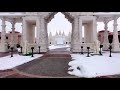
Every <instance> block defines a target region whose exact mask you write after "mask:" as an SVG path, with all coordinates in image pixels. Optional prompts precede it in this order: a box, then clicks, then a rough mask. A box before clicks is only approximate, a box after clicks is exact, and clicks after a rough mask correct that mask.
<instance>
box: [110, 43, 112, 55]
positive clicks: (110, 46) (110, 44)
mask: <svg viewBox="0 0 120 90" xmlns="http://www.w3.org/2000/svg"><path fill="white" fill-rule="evenodd" d="M109 49H110V55H109V57H112V55H111V50H112V45H111V43H110V46H109Z"/></svg>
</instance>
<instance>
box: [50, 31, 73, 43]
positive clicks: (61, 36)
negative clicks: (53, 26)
mask: <svg viewBox="0 0 120 90" xmlns="http://www.w3.org/2000/svg"><path fill="white" fill-rule="evenodd" d="M48 38H49V44H50V45H67V44H70V43H71V32H69V34H68V35H65V33H64V32H63V33H61V31H59V33H58V32H57V31H56V34H55V35H52V33H51V32H50V33H49V36H48Z"/></svg>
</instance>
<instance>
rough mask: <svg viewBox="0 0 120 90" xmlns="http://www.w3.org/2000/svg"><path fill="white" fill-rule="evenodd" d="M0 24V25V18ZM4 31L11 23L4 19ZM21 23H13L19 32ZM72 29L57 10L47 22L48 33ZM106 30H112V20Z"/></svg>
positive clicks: (98, 27)
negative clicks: (53, 16)
mask: <svg viewBox="0 0 120 90" xmlns="http://www.w3.org/2000/svg"><path fill="white" fill-rule="evenodd" d="M97 24H98V26H97V31H100V30H104V24H103V22H98V23H97ZM0 25H1V20H0ZM6 25H7V26H6V32H9V31H11V26H12V25H11V24H10V23H9V22H7V21H6ZM21 25H22V24H21V23H17V24H16V25H15V27H16V31H19V32H21V31H22V27H21ZM71 30H72V25H71V23H70V22H69V21H68V20H67V19H66V18H65V17H64V15H63V14H62V13H60V12H58V13H57V14H56V15H55V18H53V19H52V20H51V22H50V23H49V24H48V33H49V32H52V34H55V33H56V31H58V32H59V31H61V32H63V31H64V32H65V34H68V33H69V32H70V31H71ZM108 30H109V31H113V21H110V22H109V23H108ZM119 30H120V18H119V19H118V31H119ZM0 31H1V26H0Z"/></svg>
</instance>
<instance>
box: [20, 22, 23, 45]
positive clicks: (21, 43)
mask: <svg viewBox="0 0 120 90" xmlns="http://www.w3.org/2000/svg"><path fill="white" fill-rule="evenodd" d="M21 27H22V32H21V41H20V45H21V46H22V45H23V23H22V25H21Z"/></svg>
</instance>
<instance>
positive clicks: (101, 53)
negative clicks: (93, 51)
mask: <svg viewBox="0 0 120 90" xmlns="http://www.w3.org/2000/svg"><path fill="white" fill-rule="evenodd" d="M102 47H103V45H100V55H102V51H101V49H102Z"/></svg>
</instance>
